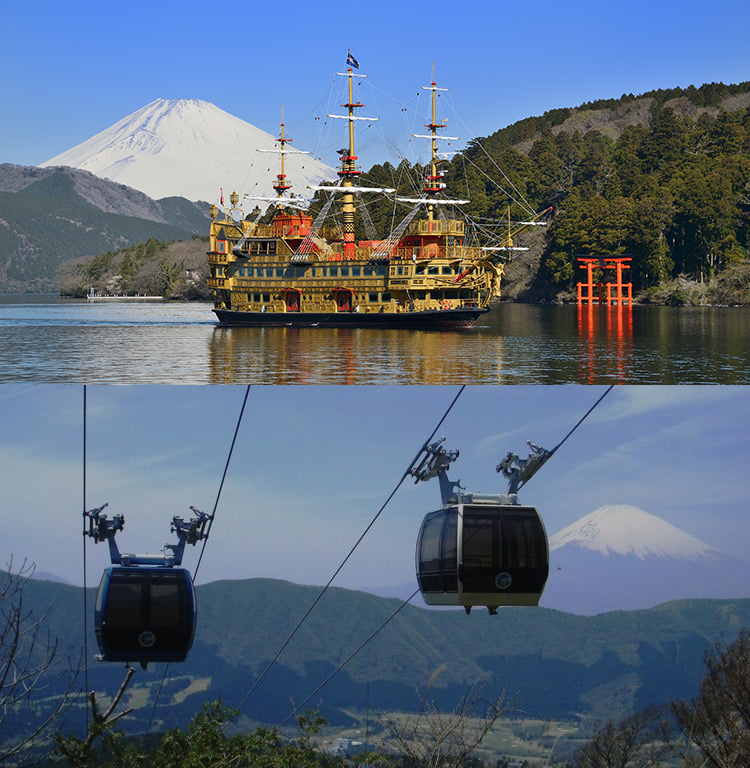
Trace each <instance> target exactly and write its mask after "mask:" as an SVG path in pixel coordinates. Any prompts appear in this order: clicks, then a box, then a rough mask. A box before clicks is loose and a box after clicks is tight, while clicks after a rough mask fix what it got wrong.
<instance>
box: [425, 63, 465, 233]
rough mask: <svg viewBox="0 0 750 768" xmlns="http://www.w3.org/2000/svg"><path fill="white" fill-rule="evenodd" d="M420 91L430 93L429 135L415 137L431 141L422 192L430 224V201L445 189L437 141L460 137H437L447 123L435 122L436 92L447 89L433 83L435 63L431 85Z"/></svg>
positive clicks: (433, 69) (432, 210) (432, 206)
mask: <svg viewBox="0 0 750 768" xmlns="http://www.w3.org/2000/svg"><path fill="white" fill-rule="evenodd" d="M422 90H423V91H432V119H431V121H430V122H429V123H428V124H427V125H425V128H429V129H430V135H429V136H417V137H416V138H423V139H431V141H432V153H431V156H430V175H429V176H427V178H426V179H425V182H426V184H425V186H424V188H423V190H422V191H423V192H424V193H425V194H426V195H427V197H428V198H429V200H430V202H429V203H428V204H427V221H430V222H431V221H432V220H433V214H434V210H435V206H434V204H433V203H432V199H433V198H434V197H435V195H437V194H438V193H439V192H441V191H442V190H443V189H445V184H444V183H443V182H442V178H443V176H444V174H443V173H438V169H437V164H438V162H439V159H438V156H437V154H438V152H437V142H438V139H445V140H447V141H458V140H459V139H460V136H438V128H445V127H446V126H447V122H441V123H439V122H438V121H437V107H436V102H437V91H448V90H449V89H448V88H438V87H437V84H436V83H435V62H433V63H432V83H430V85H423V86H422Z"/></svg>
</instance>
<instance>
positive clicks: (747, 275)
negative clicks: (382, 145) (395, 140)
mask: <svg viewBox="0 0 750 768" xmlns="http://www.w3.org/2000/svg"><path fill="white" fill-rule="evenodd" d="M591 126H595V127H591ZM500 169H502V171H503V172H504V173H505V174H507V179H504V178H502V175H501V172H500ZM425 174H426V169H425V168H422V167H420V166H413V167H411V166H409V165H408V163H406V161H403V162H402V164H401V166H399V167H398V168H394V167H393V166H392V165H390V164H388V163H386V164H384V165H379V166H375V167H373V168H372V169H371V170H370V172H369V174H368V178H367V182H366V183H373V184H389V185H395V186H397V187H398V188H399V192H400V193H408V194H413V193H414V190H417V189H419V188H421V186H422V181H421V179H422V177H423V176H424V175H425ZM445 181H446V183H447V190H448V192H449V195H450V196H457V197H466V198H469V199H470V201H471V202H470V203H469V204H467V205H465V206H462V210H463V211H464V212H465V214H466V215H467V218H469V219H471V220H472V221H474V222H476V223H477V224H478V226H480V227H483V226H489V222H490V220H504V219H506V218H507V216H508V204H509V201H508V196H507V195H506V193H505V192H504V190H510V191H511V192H512V194H513V197H515V199H516V200H519V199H521V197H523V198H525V199H526V200H527V201H528V203H529V205H530V207H531V208H532V209H533V210H535V211H541V210H543V209H545V208H547V207H548V206H553V209H554V214H553V218H552V220H551V222H550V226H549V227H548V229H547V231H546V233H545V237H544V242H543V243H542V244H540V246H539V250H540V252H539V254H538V256H537V258H538V259H539V271H538V275H537V277H536V279H535V280H534V281H533V284H530V285H529V286H527V288H528V290H527V293H526V297H527V298H542V299H547V300H550V299H552V298H554V297H556V296H557V297H559V296H560V295H562V296H565V295H566V294H567V295H568V296H570V295H572V294H574V291H575V283H576V282H577V281H578V280H580V279H581V277H580V273H579V274H576V272H577V262H576V261H575V256H576V254H593V255H601V254H608V255H623V254H629V255H631V256H632V257H633V262H632V267H633V268H632V273H631V279H632V281H633V284H634V289H635V290H636V291H638V290H641V291H644V290H645V289H650V295H651V296H652V297H658V289H657V287H658V286H659V285H663V284H665V283H668V281H670V280H672V279H674V278H677V277H678V276H680V275H685V276H687V277H688V278H690V279H691V280H693V281H696V282H697V283H698V284H701V283H702V284H704V285H705V284H706V283H707V282H708V281H710V280H712V279H714V281H715V282H714V284H713V287H714V293H712V294H709V293H703V294H701V293H700V292H696V294H695V299H696V300H698V301H700V300H706V301H711V302H713V303H750V265H749V264H748V248H749V247H750V83H742V84H740V85H736V86H725V85H722V84H716V83H712V84H710V85H704V86H702V87H701V88H694V87H691V88H688V89H685V90H682V89H679V88H678V89H672V90H668V91H654V92H652V93H648V94H644V95H643V96H640V97H637V98H636V97H634V96H632V95H625V96H622V97H621V98H620V99H612V100H608V101H599V102H593V103H589V104H586V105H583V106H581V107H578V108H576V109H557V110H553V111H551V112H548V113H546V114H545V115H544V116H542V117H537V118H534V117H531V118H528V119H526V120H522V121H520V122H518V123H515V124H514V125H512V126H509V127H508V128H504V129H502V130H500V131H497V132H496V133H494V134H492V135H491V136H489V137H487V138H480V139H476V140H474V141H472V142H470V144H469V147H468V148H467V150H466V151H465V152H463V153H462V154H461V155H458V156H456V157H455V158H453V159H452V160H451V162H450V165H449V166H447V173H446V177H445ZM512 188H515V190H517V192H513V190H512ZM371 215H372V218H373V221H374V222H375V223H376V226H379V227H380V228H382V227H385V228H386V229H387V224H388V223H389V218H390V217H391V216H392V211H391V210H390V209H388V208H386V207H384V206H383V207H380V208H378V207H377V206H372V207H371ZM510 215H511V217H512V218H513V219H514V220H519V219H525V218H528V213H527V212H526V210H524V208H522V207H521V206H520V205H519V204H518V203H517V202H513V203H511V208H510ZM362 234H364V233H362ZM520 258H522V259H523V258H528V257H524V256H522V257H520ZM717 280H718V282H717ZM648 295H649V294H646V296H648ZM523 297H524V296H523V294H522V295H521V298H523ZM664 298H666V299H667V300H669V299H670V296H666V297H664ZM671 298H672V299H673V300H674V301H680V299H679V297H675V296H672V297H671ZM690 298H691V297H690V296H687V297H686V298H685V299H684V300H690Z"/></svg>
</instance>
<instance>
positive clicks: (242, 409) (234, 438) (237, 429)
mask: <svg viewBox="0 0 750 768" xmlns="http://www.w3.org/2000/svg"><path fill="white" fill-rule="evenodd" d="M250 388H251V385H250V384H248V386H247V387H246V388H245V397H244V398H243V400H242V406H241V407H240V415H239V417H238V418H237V426H236V427H235V428H234V435H233V436H232V442H231V444H230V446H229V453H228V454H227V460H226V463H225V464H224V472H223V473H222V475H221V482H220V483H219V490H218V491H217V493H216V501H215V502H214V508H213V509H212V510H211V514H210V515H209V518H208V527H207V529H206V536H205V538H204V539H203V546H202V547H201V553H200V555H199V556H198V562H197V563H196V565H195V569H194V570H193V582H195V576H196V574H197V573H198V568H200V565H201V561H202V560H203V553H204V552H205V551H206V544H208V536H209V534H210V533H211V527H212V525H213V522H214V517H215V516H216V510H217V508H218V506H219V499H220V498H221V492H222V491H223V490H224V480H226V477H227V472H228V471H229V462H230V461H231V460H232V453H233V452H234V446H235V443H236V442H237V435H238V434H239V432H240V425H241V424H242V416H243V415H244V413H245V406H246V405H247V400H248V398H249V397H250Z"/></svg>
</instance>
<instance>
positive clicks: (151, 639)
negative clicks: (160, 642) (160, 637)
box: [138, 629, 156, 648]
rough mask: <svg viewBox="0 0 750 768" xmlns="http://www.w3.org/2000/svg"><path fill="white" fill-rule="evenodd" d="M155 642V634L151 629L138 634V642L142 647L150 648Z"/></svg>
mask: <svg viewBox="0 0 750 768" xmlns="http://www.w3.org/2000/svg"><path fill="white" fill-rule="evenodd" d="M155 642H156V635H155V634H154V633H153V632H151V630H148V629H147V630H146V631H145V632H141V634H140V635H138V644H139V645H140V646H141V647H142V648H150V647H151V646H152V645H153V644H154V643H155Z"/></svg>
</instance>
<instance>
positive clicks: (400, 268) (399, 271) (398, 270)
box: [396, 267, 404, 275]
mask: <svg viewBox="0 0 750 768" xmlns="http://www.w3.org/2000/svg"><path fill="white" fill-rule="evenodd" d="M396 274H397V275H403V274H404V268H403V267H396Z"/></svg>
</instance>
